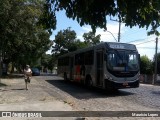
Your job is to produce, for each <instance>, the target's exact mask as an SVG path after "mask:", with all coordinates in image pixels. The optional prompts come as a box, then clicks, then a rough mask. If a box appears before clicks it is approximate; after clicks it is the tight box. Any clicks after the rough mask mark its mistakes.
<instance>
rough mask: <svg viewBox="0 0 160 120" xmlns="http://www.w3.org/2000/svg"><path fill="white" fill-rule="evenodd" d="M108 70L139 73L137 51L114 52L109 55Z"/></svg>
mask: <svg viewBox="0 0 160 120" xmlns="http://www.w3.org/2000/svg"><path fill="white" fill-rule="evenodd" d="M107 69H109V70H110V71H123V72H129V71H138V70H139V61H138V53H137V52H135V51H122V50H112V51H109V52H108V54H107Z"/></svg>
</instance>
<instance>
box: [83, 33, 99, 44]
mask: <svg viewBox="0 0 160 120" xmlns="http://www.w3.org/2000/svg"><path fill="white" fill-rule="evenodd" d="M100 37H101V35H97V36H96V35H95V33H93V32H91V31H90V32H88V33H84V34H83V38H84V40H85V41H84V43H85V44H87V45H88V46H93V45H96V44H98V43H100Z"/></svg>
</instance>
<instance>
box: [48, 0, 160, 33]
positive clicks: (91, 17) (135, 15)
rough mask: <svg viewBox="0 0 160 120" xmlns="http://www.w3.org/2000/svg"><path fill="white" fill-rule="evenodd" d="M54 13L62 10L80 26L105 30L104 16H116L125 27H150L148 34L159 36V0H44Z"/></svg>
mask: <svg viewBox="0 0 160 120" xmlns="http://www.w3.org/2000/svg"><path fill="white" fill-rule="evenodd" d="M46 1H47V2H48V4H49V5H50V8H51V9H52V10H53V12H55V11H59V10H62V9H64V10H65V11H66V15H67V17H69V18H72V19H76V20H77V21H78V23H79V24H80V25H81V26H82V25H85V24H87V25H88V24H89V25H91V27H92V29H93V31H95V30H96V28H97V27H100V28H104V29H107V28H106V24H107V20H106V16H117V17H118V19H119V21H121V22H124V23H125V25H126V26H130V27H133V26H136V25H138V26H139V27H140V28H141V27H146V29H148V28H149V26H151V29H150V33H152V34H153V33H155V34H157V35H158V34H159V32H158V31H157V28H158V27H159V26H160V24H159V17H160V15H159V11H160V1H159V0H101V1H99V0H46Z"/></svg>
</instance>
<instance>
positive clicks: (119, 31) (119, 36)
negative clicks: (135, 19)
mask: <svg viewBox="0 0 160 120" xmlns="http://www.w3.org/2000/svg"><path fill="white" fill-rule="evenodd" d="M110 20H112V21H116V22H119V29H118V42H120V38H121V22H122V21H121V19H120V18H119V20H113V19H112V18H111V17H110Z"/></svg>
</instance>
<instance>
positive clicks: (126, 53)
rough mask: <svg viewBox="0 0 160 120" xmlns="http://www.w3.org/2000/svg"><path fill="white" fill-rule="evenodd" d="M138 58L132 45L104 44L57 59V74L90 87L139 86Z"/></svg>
mask: <svg viewBox="0 0 160 120" xmlns="http://www.w3.org/2000/svg"><path fill="white" fill-rule="evenodd" d="M139 62H140V58H139V54H138V51H137V49H136V46H135V45H132V44H127V43H117V42H103V43H100V44H98V45H95V46H91V47H88V48H84V49H79V50H77V51H75V52H70V53H67V54H65V55H62V56H60V57H59V58H58V75H60V76H61V77H64V80H70V81H76V82H80V83H82V84H85V85H87V86H89V87H91V86H93V87H99V88H102V89H109V90H115V89H122V88H136V87H139V74H140V63H139Z"/></svg>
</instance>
